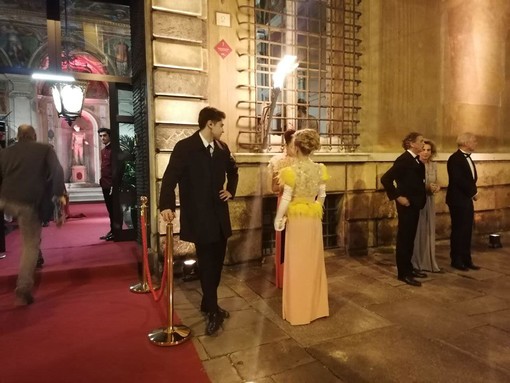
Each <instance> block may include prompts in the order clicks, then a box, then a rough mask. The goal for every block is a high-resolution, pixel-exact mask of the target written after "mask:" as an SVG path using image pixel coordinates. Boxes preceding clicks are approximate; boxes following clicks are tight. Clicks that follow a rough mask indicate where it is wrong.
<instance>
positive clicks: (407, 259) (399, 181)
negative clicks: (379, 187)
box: [381, 132, 427, 286]
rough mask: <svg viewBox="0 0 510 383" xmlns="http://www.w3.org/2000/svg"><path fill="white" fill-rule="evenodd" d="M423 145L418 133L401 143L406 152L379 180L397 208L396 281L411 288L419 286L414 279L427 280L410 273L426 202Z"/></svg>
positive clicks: (408, 136) (410, 135) (422, 274)
mask: <svg viewBox="0 0 510 383" xmlns="http://www.w3.org/2000/svg"><path fill="white" fill-rule="evenodd" d="M423 144H424V141H423V136H422V135H421V134H420V133H416V132H412V133H409V134H408V135H407V136H406V137H405V138H404V140H403V141H402V147H403V148H404V149H405V152H404V153H402V154H401V155H400V156H399V157H398V158H397V159H396V160H395V162H394V163H393V166H392V167H391V168H390V169H389V170H388V171H387V172H386V173H385V174H384V175H383V176H382V177H381V183H382V184H383V186H384V189H385V190H386V194H387V195H388V198H389V199H390V200H395V204H396V206H397V213H398V231H397V245H396V251H395V255H396V262H397V270H398V279H399V280H401V281H403V282H405V283H407V284H408V285H411V286H421V282H419V281H417V280H416V279H415V278H424V277H426V276H427V274H425V273H423V272H420V271H417V270H413V266H412V263H411V258H412V256H413V249H414V238H415V236H416V229H417V227H418V220H419V218H420V210H421V209H422V208H423V207H424V206H425V201H426V192H425V165H424V164H423V163H422V162H421V161H420V159H419V156H418V154H419V153H420V152H421V151H422V150H423ZM395 184H396V185H395Z"/></svg>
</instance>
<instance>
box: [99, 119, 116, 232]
mask: <svg viewBox="0 0 510 383" xmlns="http://www.w3.org/2000/svg"><path fill="white" fill-rule="evenodd" d="M97 133H98V134H99V138H100V139H101V142H102V143H103V145H104V148H103V149H101V178H100V179H99V184H100V185H101V190H102V191H103V197H104V203H105V205H106V210H108V217H109V218H110V231H109V232H108V233H106V234H105V235H102V236H101V237H99V239H104V240H106V241H113V239H114V238H113V231H114V228H115V227H116V225H115V217H114V215H115V214H114V211H113V172H112V144H111V140H110V129H107V128H100V129H98V130H97ZM117 226H118V225H117Z"/></svg>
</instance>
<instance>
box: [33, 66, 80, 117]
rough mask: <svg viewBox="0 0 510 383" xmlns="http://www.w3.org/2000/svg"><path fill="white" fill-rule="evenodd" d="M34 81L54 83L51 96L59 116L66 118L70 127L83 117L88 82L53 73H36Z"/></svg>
mask: <svg viewBox="0 0 510 383" xmlns="http://www.w3.org/2000/svg"><path fill="white" fill-rule="evenodd" d="M32 79H33V80H42V81H52V82H54V84H53V85H52V86H51V94H52V96H53V103H54V104H55V109H57V113H58V116H59V117H62V118H64V119H65V120H66V121H67V123H68V124H69V126H71V125H72V123H73V121H74V120H76V119H77V118H78V117H80V116H81V111H82V109H83V102H84V101H85V94H86V91H87V83H86V82H76V81H75V79H74V77H73V76H71V75H68V74H59V73H51V72H35V73H33V74H32Z"/></svg>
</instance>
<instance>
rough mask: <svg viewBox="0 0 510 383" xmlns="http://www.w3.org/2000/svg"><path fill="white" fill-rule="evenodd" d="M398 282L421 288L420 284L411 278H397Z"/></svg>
mask: <svg viewBox="0 0 510 383" xmlns="http://www.w3.org/2000/svg"><path fill="white" fill-rule="evenodd" d="M398 280H399V281H402V282H405V283H407V284H408V285H411V286H416V287H419V286H421V282H420V281H417V280H416V279H414V278H413V277H412V276H407V277H398Z"/></svg>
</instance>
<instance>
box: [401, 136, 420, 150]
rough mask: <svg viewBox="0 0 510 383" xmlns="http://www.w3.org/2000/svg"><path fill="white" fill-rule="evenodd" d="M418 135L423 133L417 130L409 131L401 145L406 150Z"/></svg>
mask: <svg viewBox="0 0 510 383" xmlns="http://www.w3.org/2000/svg"><path fill="white" fill-rule="evenodd" d="M419 136H423V134H421V133H418V132H411V133H409V134H408V135H407V136H405V138H404V139H403V140H402V147H403V148H404V149H405V150H407V149H409V148H410V147H411V144H412V143H413V142H414V141H416V139H417V138H418V137H419Z"/></svg>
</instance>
